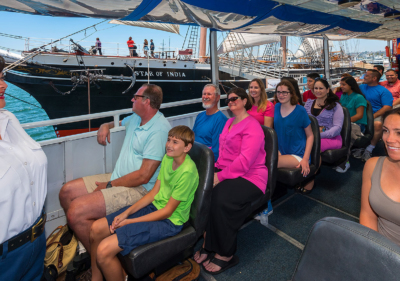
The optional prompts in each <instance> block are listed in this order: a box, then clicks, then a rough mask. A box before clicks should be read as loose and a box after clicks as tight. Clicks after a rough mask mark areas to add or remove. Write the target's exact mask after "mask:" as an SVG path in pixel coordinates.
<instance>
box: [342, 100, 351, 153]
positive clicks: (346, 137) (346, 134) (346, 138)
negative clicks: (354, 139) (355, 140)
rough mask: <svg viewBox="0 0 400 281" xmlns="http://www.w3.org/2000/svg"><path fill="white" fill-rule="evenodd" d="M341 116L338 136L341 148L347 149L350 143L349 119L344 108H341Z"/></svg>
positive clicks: (347, 112)
mask: <svg viewBox="0 0 400 281" xmlns="http://www.w3.org/2000/svg"><path fill="white" fill-rule="evenodd" d="M343 115H344V120H343V127H342V131H341V132H340V135H341V137H342V143H343V146H344V147H347V148H348V147H349V146H350V141H351V117H350V112H349V110H348V109H347V108H346V107H343Z"/></svg>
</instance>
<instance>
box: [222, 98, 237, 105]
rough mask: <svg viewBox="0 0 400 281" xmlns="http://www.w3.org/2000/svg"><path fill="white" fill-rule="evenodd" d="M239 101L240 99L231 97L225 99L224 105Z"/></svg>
mask: <svg viewBox="0 0 400 281" xmlns="http://www.w3.org/2000/svg"><path fill="white" fill-rule="evenodd" d="M238 99H240V97H231V98H230V99H226V100H225V102H226V104H229V103H230V102H234V101H237V100H238Z"/></svg>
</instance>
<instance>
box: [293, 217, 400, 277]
mask: <svg viewBox="0 0 400 281" xmlns="http://www.w3.org/2000/svg"><path fill="white" fill-rule="evenodd" d="M399 276H400V247H399V246H398V245H396V244H395V243H393V242H392V241H390V240H389V239H387V238H386V237H384V236H383V235H381V234H379V233H378V232H376V231H374V230H372V229H370V228H368V227H365V226H363V225H361V224H359V223H356V222H352V221H347V220H344V219H339V218H324V219H322V220H319V221H318V222H317V223H316V224H315V225H314V226H313V228H312V231H311V233H310V235H309V237H308V241H307V244H306V246H305V248H304V251H303V253H302V255H301V259H300V260H299V262H298V264H297V266H296V269H295V272H294V274H293V278H292V281H309V280H385V281H395V280H396V281H397V280H399Z"/></svg>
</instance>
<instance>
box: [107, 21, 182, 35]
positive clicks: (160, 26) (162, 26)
mask: <svg viewBox="0 0 400 281" xmlns="http://www.w3.org/2000/svg"><path fill="white" fill-rule="evenodd" d="M109 23H111V24H122V25H130V26H137V27H145V28H151V29H157V30H162V31H166V32H171V33H175V34H179V25H178V24H168V23H157V22H145V21H128V20H124V21H122V20H112V21H110V22H109Z"/></svg>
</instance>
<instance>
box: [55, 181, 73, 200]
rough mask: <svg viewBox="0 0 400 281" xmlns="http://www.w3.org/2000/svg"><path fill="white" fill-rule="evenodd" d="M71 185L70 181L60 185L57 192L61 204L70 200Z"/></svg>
mask: <svg viewBox="0 0 400 281" xmlns="http://www.w3.org/2000/svg"><path fill="white" fill-rule="evenodd" d="M72 186H73V185H72V184H71V182H67V183H66V184H64V185H63V186H62V187H61V190H60V193H59V194H58V197H59V199H60V203H61V205H63V204H64V203H65V202H67V201H70V200H71V195H72V194H71V193H72Z"/></svg>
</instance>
